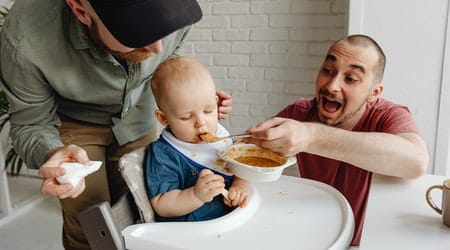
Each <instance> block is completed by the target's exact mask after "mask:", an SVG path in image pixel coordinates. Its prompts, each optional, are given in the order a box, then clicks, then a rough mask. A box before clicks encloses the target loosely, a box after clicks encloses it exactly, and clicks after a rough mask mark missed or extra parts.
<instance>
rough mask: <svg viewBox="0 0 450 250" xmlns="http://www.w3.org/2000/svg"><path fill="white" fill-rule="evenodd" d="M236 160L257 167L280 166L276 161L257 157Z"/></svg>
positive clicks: (244, 157)
mask: <svg viewBox="0 0 450 250" xmlns="http://www.w3.org/2000/svg"><path fill="white" fill-rule="evenodd" d="M234 160H236V161H238V162H241V163H244V164H247V165H250V166H255V167H277V166H279V165H280V164H279V163H278V162H276V161H274V160H271V159H268V158H263V157H257V156H240V157H237V158H234Z"/></svg>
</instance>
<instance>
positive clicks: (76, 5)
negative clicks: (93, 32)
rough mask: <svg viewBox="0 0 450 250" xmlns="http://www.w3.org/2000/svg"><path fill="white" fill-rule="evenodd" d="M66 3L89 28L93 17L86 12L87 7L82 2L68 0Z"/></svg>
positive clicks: (79, 0)
mask: <svg viewBox="0 0 450 250" xmlns="http://www.w3.org/2000/svg"><path fill="white" fill-rule="evenodd" d="M66 3H67V5H68V6H69V7H70V9H71V10H72V12H73V14H74V15H75V16H76V17H77V19H78V20H79V21H80V22H82V23H83V24H85V25H87V26H89V25H90V23H91V16H90V15H89V14H88V13H87V12H86V7H85V6H84V5H83V4H82V3H81V0H66Z"/></svg>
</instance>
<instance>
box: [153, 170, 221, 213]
mask: <svg viewBox="0 0 450 250" xmlns="http://www.w3.org/2000/svg"><path fill="white" fill-rule="evenodd" d="M224 187H225V182H224V179H223V177H222V176H220V175H215V174H214V173H213V172H212V171H211V170H208V169H204V170H202V171H201V172H200V174H199V176H198V179H197V183H196V184H195V186H193V187H190V188H187V189H184V190H181V189H174V190H171V191H169V192H167V193H162V194H159V195H157V196H155V197H154V198H153V199H151V201H150V202H151V204H152V207H153V209H154V210H155V212H156V213H157V214H158V215H159V216H162V217H176V216H183V215H186V214H188V213H191V212H192V211H194V210H196V209H197V208H199V207H201V206H202V205H203V204H204V203H205V202H209V201H212V199H213V198H214V197H215V196H216V195H218V194H220V193H221V191H222V189H223V188H224Z"/></svg>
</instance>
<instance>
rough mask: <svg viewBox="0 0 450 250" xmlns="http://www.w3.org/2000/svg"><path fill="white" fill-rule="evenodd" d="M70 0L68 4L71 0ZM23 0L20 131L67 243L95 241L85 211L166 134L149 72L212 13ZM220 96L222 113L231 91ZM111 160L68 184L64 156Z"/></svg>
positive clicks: (16, 101) (16, 69) (19, 145)
mask: <svg viewBox="0 0 450 250" xmlns="http://www.w3.org/2000/svg"><path fill="white" fill-rule="evenodd" d="M65 2H66V3H65ZM65 2H64V1H62V0H17V1H16V2H15V4H14V6H13V7H12V9H11V11H10V13H9V14H8V16H7V20H6V21H5V24H4V27H3V29H2V33H1V39H0V49H1V58H0V69H1V74H0V82H1V85H2V87H3V89H4V91H5V92H6V94H7V97H8V101H9V104H10V110H9V115H10V123H11V132H10V136H11V138H12V141H13V146H14V148H15V150H16V152H17V153H18V154H19V155H20V157H21V158H22V159H23V160H24V161H25V163H26V165H27V166H28V167H29V168H36V169H37V168H39V175H40V176H41V177H43V178H44V181H43V183H42V186H41V192H42V193H43V194H46V195H52V196H56V197H58V198H59V199H60V201H61V206H62V211H63V219H64V225H63V245H64V247H65V248H66V249H89V245H88V242H87V240H86V238H85V236H84V233H83V231H82V230H81V228H80V224H79V222H78V220H77V217H76V216H77V214H78V212H80V211H82V210H84V209H85V208H87V207H89V206H91V205H94V204H98V203H99V202H101V201H110V202H111V203H112V204H114V203H115V201H116V200H117V199H118V197H120V196H121V195H123V194H124V193H125V192H126V186H125V184H124V182H123V180H122V178H121V176H120V173H119V171H118V169H117V161H118V159H119V158H120V156H122V155H123V154H124V153H127V152H130V151H132V150H134V149H136V148H139V147H143V146H145V145H147V144H148V143H149V142H150V141H153V140H155V139H156V137H157V132H156V131H157V129H156V123H155V119H154V117H152V114H153V111H154V109H155V105H154V100H153V96H152V93H151V90H150V88H149V80H150V78H151V76H152V73H153V71H154V69H155V68H156V67H157V66H158V64H159V63H160V62H162V61H163V60H165V59H167V58H168V57H171V56H174V55H176V54H177V52H178V50H179V49H180V46H181V45H182V44H183V42H184V41H185V39H186V36H187V34H188V32H189V30H190V28H191V25H192V24H194V23H196V22H197V21H199V20H200V19H201V17H202V12H201V9H200V7H199V5H198V3H197V2H196V1H195V0H89V1H88V0H66V1H65ZM217 93H218V96H219V102H218V105H219V112H220V114H219V116H220V117H219V118H225V117H226V116H227V114H228V113H229V112H230V111H231V97H230V96H229V95H227V94H226V93H224V92H223V91H220V90H218V91H217ZM90 160H97V161H102V162H103V163H104V164H103V165H102V167H101V169H100V170H99V171H97V172H95V173H93V174H91V175H89V176H88V177H86V178H85V179H83V180H82V181H81V182H79V184H78V185H75V186H72V185H71V184H60V183H58V182H57V180H56V178H55V177H58V176H61V175H63V174H64V173H65V171H64V169H62V168H60V167H59V166H60V165H61V163H63V162H79V163H83V164H86V163H88V162H89V161H90Z"/></svg>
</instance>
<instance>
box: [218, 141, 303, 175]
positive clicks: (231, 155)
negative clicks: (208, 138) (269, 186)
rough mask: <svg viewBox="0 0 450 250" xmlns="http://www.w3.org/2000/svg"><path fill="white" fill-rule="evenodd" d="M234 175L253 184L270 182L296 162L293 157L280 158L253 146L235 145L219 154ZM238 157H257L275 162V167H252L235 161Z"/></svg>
mask: <svg viewBox="0 0 450 250" xmlns="http://www.w3.org/2000/svg"><path fill="white" fill-rule="evenodd" d="M219 157H220V158H221V159H222V160H224V161H226V162H227V166H228V167H229V168H230V170H231V172H233V174H234V175H236V176H238V177H240V178H242V179H245V180H248V181H253V182H271V181H276V180H278V178H280V176H281V174H282V173H283V170H284V169H285V168H287V167H289V166H291V165H292V164H294V163H295V162H296V159H295V157H284V156H280V155H278V154H276V153H274V152H272V151H269V150H266V149H263V148H260V147H258V146H256V145H254V144H246V143H237V144H233V145H231V146H230V147H228V148H226V149H225V150H222V151H220V152H219ZM238 157H258V158H262V159H267V160H271V161H275V162H277V163H278V164H277V166H273V167H268V166H254V165H248V164H245V163H242V162H240V161H237V160H236V158H238Z"/></svg>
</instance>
